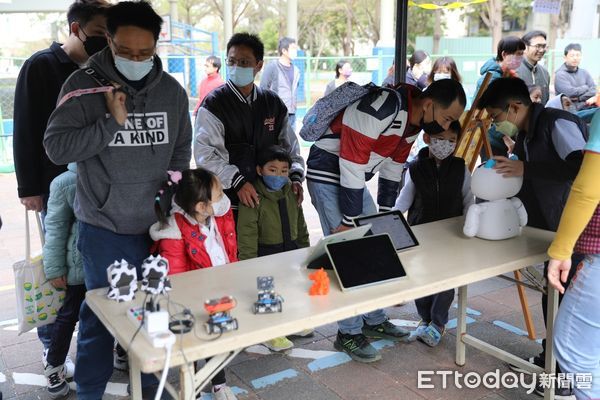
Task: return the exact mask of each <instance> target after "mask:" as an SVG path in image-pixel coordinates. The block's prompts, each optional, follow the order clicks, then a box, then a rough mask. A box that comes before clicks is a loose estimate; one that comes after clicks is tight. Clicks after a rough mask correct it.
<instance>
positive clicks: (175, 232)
mask: <svg viewBox="0 0 600 400" xmlns="http://www.w3.org/2000/svg"><path fill="white" fill-rule="evenodd" d="M169 174H170V179H169V182H168V183H167V184H166V185H165V187H164V188H163V189H161V190H160V191H159V193H158V194H157V197H156V204H155V209H156V213H157V216H158V219H159V222H157V223H155V224H154V225H152V226H151V227H150V236H151V237H152V240H154V241H155V248H156V249H157V251H158V252H159V253H160V255H161V256H163V257H165V258H166V259H167V260H169V275H172V274H177V273H180V272H186V271H192V270H196V269H202V268H209V267H216V266H218V265H223V264H228V263H231V262H235V261H237V260H238V259H237V239H236V235H235V223H234V220H233V214H232V212H231V209H230V203H229V199H228V198H227V196H226V195H225V194H224V193H223V186H222V185H221V182H220V181H219V179H218V178H217V176H216V175H214V174H213V173H212V172H209V171H207V170H205V169H203V168H197V169H188V170H185V171H183V172H178V171H176V172H170V173H169ZM172 193H174V196H173V200H172V202H171V212H170V215H169V216H168V217H167V216H166V215H165V213H164V212H163V211H162V209H161V207H160V202H161V200H163V199H164V198H165V197H168V196H166V195H167V194H172ZM225 382H226V380H225V371H224V370H221V371H220V372H219V373H218V374H217V375H215V377H214V378H213V379H212V385H213V396H214V398H215V399H216V400H233V399H236V397H235V395H234V394H233V392H232V391H231V389H230V388H229V387H228V386H226V384H225Z"/></svg>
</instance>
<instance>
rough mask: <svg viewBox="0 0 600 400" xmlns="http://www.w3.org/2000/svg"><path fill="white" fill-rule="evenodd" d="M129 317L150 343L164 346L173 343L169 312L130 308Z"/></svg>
mask: <svg viewBox="0 0 600 400" xmlns="http://www.w3.org/2000/svg"><path fill="white" fill-rule="evenodd" d="M127 315H128V316H129V319H130V320H131V321H132V322H133V323H134V324H135V326H136V327H139V325H140V324H142V327H141V328H140V330H141V331H142V333H143V334H144V336H145V337H146V339H148V341H149V342H150V344H152V346H153V347H156V348H164V347H167V346H170V345H172V344H173V343H175V335H174V334H173V333H171V331H169V313H168V312H167V311H148V310H146V311H144V310H143V308H142V307H135V308H130V309H129V310H128V311H127Z"/></svg>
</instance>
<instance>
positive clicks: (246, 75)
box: [227, 65, 254, 87]
mask: <svg viewBox="0 0 600 400" xmlns="http://www.w3.org/2000/svg"><path fill="white" fill-rule="evenodd" d="M227 77H228V78H229V79H230V80H231V82H233V84H234V85H235V86H237V87H244V86H248V85H249V84H251V83H252V82H254V68H252V67H246V68H243V67H238V66H237V65H232V66H230V65H228V66H227Z"/></svg>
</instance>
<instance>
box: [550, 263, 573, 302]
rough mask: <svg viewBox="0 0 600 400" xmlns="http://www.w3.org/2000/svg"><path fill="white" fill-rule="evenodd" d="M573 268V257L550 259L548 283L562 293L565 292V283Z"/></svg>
mask: <svg viewBox="0 0 600 400" xmlns="http://www.w3.org/2000/svg"><path fill="white" fill-rule="evenodd" d="M570 270H571V259H568V260H563V261H561V260H554V259H552V260H550V262H549V263H548V283H549V284H550V285H551V286H552V287H553V288H555V289H556V290H558V291H559V292H560V294H564V293H565V287H564V286H563V283H565V282H566V281H567V279H568V277H569V271H570Z"/></svg>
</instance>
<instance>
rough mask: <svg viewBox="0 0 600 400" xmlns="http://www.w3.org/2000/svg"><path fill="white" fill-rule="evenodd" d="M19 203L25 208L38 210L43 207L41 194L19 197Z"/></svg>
mask: <svg viewBox="0 0 600 400" xmlns="http://www.w3.org/2000/svg"><path fill="white" fill-rule="evenodd" d="M21 204H23V205H24V206H25V209H26V210H29V211H37V212H40V211H42V210H43V209H44V198H43V197H42V196H29V197H21Z"/></svg>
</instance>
